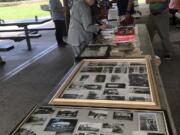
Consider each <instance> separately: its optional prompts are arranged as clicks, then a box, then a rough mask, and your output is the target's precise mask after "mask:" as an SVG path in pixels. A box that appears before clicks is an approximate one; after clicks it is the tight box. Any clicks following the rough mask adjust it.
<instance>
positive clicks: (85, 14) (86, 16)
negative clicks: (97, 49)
mask: <svg viewBox="0 0 180 135" xmlns="http://www.w3.org/2000/svg"><path fill="white" fill-rule="evenodd" d="M79 8H80V10H79V12H80V14H81V22H82V26H83V28H84V30H85V31H86V32H91V33H97V32H98V31H99V26H96V25H94V24H93V23H92V15H91V12H90V8H88V7H86V6H84V5H81V6H80V7H79Z"/></svg>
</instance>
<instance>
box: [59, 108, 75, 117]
mask: <svg viewBox="0 0 180 135" xmlns="http://www.w3.org/2000/svg"><path fill="white" fill-rule="evenodd" d="M77 115H78V110H73V109H62V110H60V111H58V113H57V116H56V117H69V118H75V117H77Z"/></svg>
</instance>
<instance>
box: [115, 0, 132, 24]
mask: <svg viewBox="0 0 180 135" xmlns="http://www.w3.org/2000/svg"><path fill="white" fill-rule="evenodd" d="M117 6H118V15H119V17H120V21H121V19H122V17H124V19H125V20H128V19H130V17H131V14H132V13H133V12H134V3H133V0H117Z"/></svg>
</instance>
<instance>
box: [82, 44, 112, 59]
mask: <svg viewBox="0 0 180 135" xmlns="http://www.w3.org/2000/svg"><path fill="white" fill-rule="evenodd" d="M108 49H109V47H108V46H101V45H91V46H86V47H85V49H83V50H82V52H81V54H80V56H79V57H80V58H83V57H85V58H88V57H90V58H92V57H95V58H98V57H106V55H107V51H108Z"/></svg>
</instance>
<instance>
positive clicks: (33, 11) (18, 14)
mask: <svg viewBox="0 0 180 135" xmlns="http://www.w3.org/2000/svg"><path fill="white" fill-rule="evenodd" d="M43 4H48V0H44V1H40V2H33V3H27V4H20V5H16V6H8V7H0V19H4V20H12V19H24V18H33V17H34V16H38V17H39V16H48V15H49V12H47V11H43V10H41V9H40V5H43Z"/></svg>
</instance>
